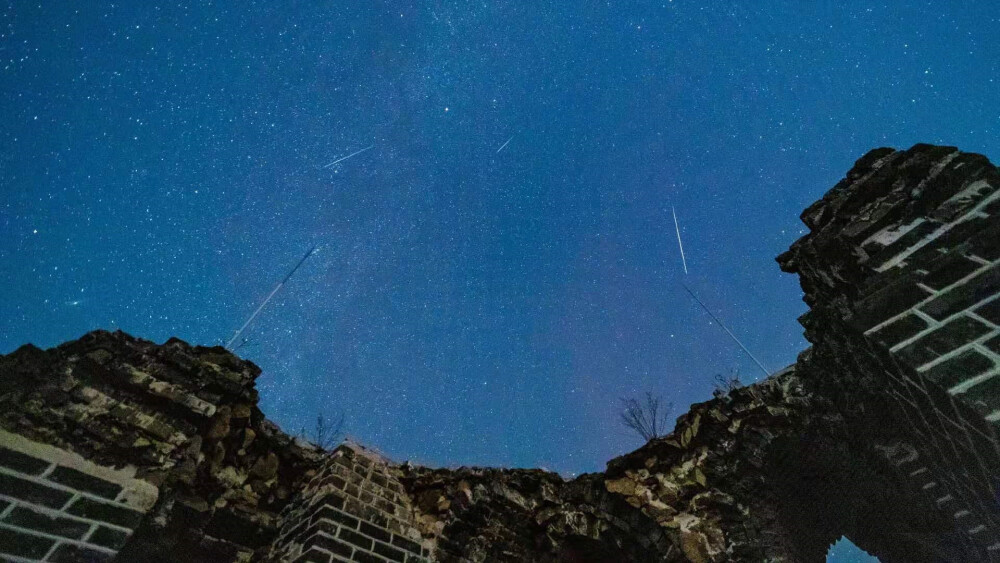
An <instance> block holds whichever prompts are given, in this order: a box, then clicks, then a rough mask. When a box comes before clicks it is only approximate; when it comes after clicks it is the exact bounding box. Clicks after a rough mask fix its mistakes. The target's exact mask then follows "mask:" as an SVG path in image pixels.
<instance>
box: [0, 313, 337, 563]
mask: <svg viewBox="0 0 1000 563" xmlns="http://www.w3.org/2000/svg"><path fill="white" fill-rule="evenodd" d="M259 373H260V370H259V369H258V368H257V367H256V366H254V365H253V364H252V363H250V362H245V361H243V360H240V359H239V358H237V357H235V356H233V355H231V354H229V353H228V352H226V351H225V350H223V349H222V348H202V347H191V346H188V345H187V344H185V343H183V342H181V341H179V340H176V339H175V340H171V341H168V342H167V343H165V344H163V345H156V344H153V343H152V342H148V341H144V340H139V339H136V338H133V337H131V336H128V335H126V334H124V333H121V332H118V333H109V332H103V331H97V332H93V333H90V334H87V335H85V336H84V337H82V338H81V339H79V340H76V341H73V342H69V343H66V344H64V345H62V346H59V347H56V348H53V349H50V350H44V351H43V350H39V349H38V348H35V347H33V346H24V347H22V348H20V349H18V350H17V351H15V352H14V353H12V354H10V355H7V356H0V429H2V430H5V431H7V432H9V433H10V435H17V436H20V437H22V438H25V439H27V440H30V441H32V442H37V443H42V444H47V445H50V446H53V447H55V448H58V449H59V450H63V451H66V452H72V453H74V454H77V455H78V456H80V457H82V458H84V459H86V460H88V461H90V462H92V463H94V464H96V465H99V466H103V467H117V468H123V469H126V470H127V471H128V472H129V473H130V474H132V475H134V476H135V478H136V479H139V480H142V481H144V482H145V483H147V484H149V485H150V486H151V487H153V488H155V489H158V491H159V495H158V500H157V502H156V504H155V506H153V507H151V508H150V507H147V508H149V512H148V514H147V516H146V518H144V519H143V520H142V523H141V524H139V526H138V527H135V529H134V531H133V533H132V536H131V538H130V540H129V541H128V542H127V543H125V545H123V546H121V552H120V557H121V559H122V560H126V561H146V562H158V561H163V562H173V561H235V560H237V559H239V558H244V559H245V558H249V557H250V556H251V555H252V554H253V553H254V552H255V551H256V550H263V551H265V552H266V550H267V549H268V548H269V546H270V542H271V540H272V539H273V538H274V536H275V535H276V533H277V531H278V527H279V524H280V523H279V521H278V513H279V512H280V510H281V509H282V508H283V507H284V506H285V504H286V503H287V501H288V500H289V499H290V498H291V497H292V495H293V494H294V492H295V490H296V489H297V487H298V484H299V481H301V480H302V479H305V478H308V476H309V472H310V471H314V469H315V467H316V466H317V465H318V463H319V460H320V452H319V451H318V450H316V449H314V448H312V447H311V446H309V445H308V444H304V443H297V442H296V441H294V440H292V439H291V438H290V437H288V436H287V435H285V434H284V433H282V432H281V431H280V430H279V429H278V428H277V427H276V426H274V425H273V424H271V423H270V422H268V421H267V420H265V419H264V417H263V415H262V413H261V412H260V411H259V410H258V409H257V406H256V404H257V392H256V390H255V388H254V378H255V377H256V376H257V375H258V374H259ZM4 436H9V435H8V434H5V435H4ZM10 441H11V439H4V441H3V442H0V446H3V447H7V448H8V449H10V448H12V446H11V445H10V444H9V442H10ZM0 465H4V464H2V463H0ZM46 471H47V470H46ZM53 471H55V470H53ZM0 473H4V474H7V473H6V472H5V471H4V470H3V469H0ZM48 475H49V476H48V477H44V478H43V477H41V476H38V475H35V476H32V477H30V479H33V480H36V481H37V480H50V479H51V477H52V476H54V475H56V473H51V474H48ZM53 486H54V485H53ZM15 492H16V491H15ZM0 494H2V495H6V494H9V492H0ZM99 496H100V495H97V497H99ZM83 497H85V498H86V499H89V500H93V501H97V498H96V497H95V496H93V495H83ZM99 502H103V501H99ZM46 506H47V507H48V508H51V509H53V510H56V509H57V507H56V506H55V501H53V502H52V503H50V504H49V505H46ZM81 506H82V505H81ZM65 508H66V511H65V512H67V513H69V514H72V513H73V511H74V510H75V509H74V506H73V505H69V506H67V507H65ZM60 510H61V508H60ZM18 514H21V512H20V511H19V512H18ZM47 514H49V515H50V516H55V514H54V513H47ZM7 517H8V518H9V517H10V514H8V515H7ZM3 524H4V522H0V528H4V525H3ZM126 524H127V525H126ZM134 524H135V522H133V520H131V519H130V520H128V522H127V523H126V522H124V521H123V523H122V525H121V526H119V528H116V530H117V531H119V532H124V531H125V530H131V529H132V528H133V526H134ZM87 537H91V536H87ZM116 537H117V536H116ZM77 539H80V538H77ZM115 541H116V542H117V540H115ZM13 543H14V542H13V541H6V540H4V539H3V538H0V544H5V545H6V544H11V545H13ZM64 543H71V542H64ZM72 545H82V544H77V543H73V544H72ZM2 550H3V548H0V551H2ZM98 551H100V550H98Z"/></svg>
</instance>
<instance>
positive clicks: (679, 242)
mask: <svg viewBox="0 0 1000 563" xmlns="http://www.w3.org/2000/svg"><path fill="white" fill-rule="evenodd" d="M670 213H671V214H673V216H674V230H675V231H677V246H678V247H679V248H680V249H681V264H683V265H684V273H685V274H687V273H688V263H687V259H685V258H684V245H683V244H681V228H680V227H679V226H677V211H675V210H674V206H673V205H671V206H670Z"/></svg>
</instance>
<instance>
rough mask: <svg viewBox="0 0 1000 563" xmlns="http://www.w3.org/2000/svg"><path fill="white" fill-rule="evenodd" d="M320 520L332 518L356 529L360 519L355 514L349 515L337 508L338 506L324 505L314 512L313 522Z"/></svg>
mask: <svg viewBox="0 0 1000 563" xmlns="http://www.w3.org/2000/svg"><path fill="white" fill-rule="evenodd" d="M318 520H332V521H334V522H338V523H340V524H343V525H344V526H346V527H348V528H351V529H352V530H356V529H357V528H358V519H357V518H354V517H353V516H348V515H347V514H344V513H343V512H341V511H339V510H337V509H336V508H333V507H330V506H324V507H323V508H321V509H319V510H317V511H316V513H315V514H313V517H312V520H311V521H312V522H314V523H315V522H317V521H318Z"/></svg>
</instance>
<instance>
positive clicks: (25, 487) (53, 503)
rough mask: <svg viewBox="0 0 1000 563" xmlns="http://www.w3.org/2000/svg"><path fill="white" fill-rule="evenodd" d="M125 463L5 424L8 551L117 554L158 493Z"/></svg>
mask: <svg viewBox="0 0 1000 563" xmlns="http://www.w3.org/2000/svg"><path fill="white" fill-rule="evenodd" d="M156 497H157V490H156V488H155V487H153V486H152V485H150V484H149V483H146V482H145V481H141V480H137V479H134V478H132V476H131V475H130V474H129V473H128V472H125V471H119V470H114V469H111V468H107V467H101V466H98V465H96V464H93V463H90V462H88V461H86V460H84V459H83V458H81V457H80V456H78V455H76V454H73V453H71V452H68V451H65V450H61V449H58V448H55V447H52V446H47V445H44V444H40V443H37V442H33V441H31V440H27V439H25V438H23V437H21V436H18V435H15V434H10V433H7V432H3V431H0V554H2V555H8V556H13V557H18V558H20V559H19V560H22V561H23V560H27V561H110V560H111V559H113V558H114V556H115V555H116V554H117V553H118V550H119V549H121V547H122V546H124V545H125V543H126V542H127V541H128V538H129V537H130V536H131V535H132V532H133V530H135V528H136V526H138V525H139V523H140V522H141V521H142V518H143V516H144V514H145V513H146V511H148V510H149V509H150V508H151V507H152V506H153V503H154V502H155V501H156Z"/></svg>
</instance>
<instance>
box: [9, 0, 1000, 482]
mask: <svg viewBox="0 0 1000 563" xmlns="http://www.w3.org/2000/svg"><path fill="white" fill-rule="evenodd" d="M995 8H996V6H995V3H994V2H993V1H991V0H990V1H981V2H976V1H968V2H961V3H959V2H934V3H928V2H909V1H907V2H903V1H899V2H889V3H885V2H853V1H846V2H805V1H780V0H779V1H773V2H766V3H753V4H752V3H747V2H737V1H728V0H721V1H713V2H696V1H693V0H676V1H668V2H614V3H604V2H572V3H571V2H482V3H480V2H444V1H427V2H417V3H408V2H401V1H391V2H379V1H371V2H367V1H366V2H322V1H315V2H238V3H237V2H191V3H184V2H182V3H177V2H176V1H175V2H169V3H157V2H155V1H152V0H151V1H149V2H145V1H144V2H121V3H108V2H100V1H94V2H86V3H80V2H68V1H63V2H50V1H47V0H41V1H36V2H21V1H15V2H5V3H3V6H2V13H0V115H2V116H3V118H2V120H0V288H2V289H0V319H2V320H0V353H8V352H10V351H12V350H14V349H16V348H17V347H18V346H19V345H21V344H24V343H27V342H31V343H34V344H36V345H39V346H43V347H50V346H54V345H57V344H59V343H61V342H63V341H66V340H69V339H74V338H77V337H79V336H80V335H82V334H83V333H84V332H86V331H89V330H92V329H97V328H103V329H110V330H113V329H121V330H124V331H126V332H129V333H131V334H133V335H136V336H139V337H143V338H147V339H150V340H154V341H157V342H162V341H164V340H166V339H167V338H169V337H171V336H177V337H180V338H182V339H184V340H186V341H189V342H191V343H197V344H204V345H215V344H220V343H223V342H225V341H226V340H228V339H229V338H230V337H231V336H232V335H233V333H234V331H235V330H236V329H237V328H238V327H239V326H240V325H241V324H243V322H244V321H245V320H246V318H247V317H248V316H249V315H250V314H251V313H252V312H253V311H254V309H256V307H257V306H258V305H259V304H260V302H261V301H262V300H263V299H264V297H266V296H267V294H268V293H269V292H270V291H271V290H272V289H273V288H274V286H275V284H277V283H278V282H279V281H280V280H281V279H282V278H283V277H284V276H285V275H286V274H287V273H288V271H289V270H290V269H291V268H292V266H294V265H295V263H296V262H297V261H298V260H299V259H300V258H301V256H302V255H303V253H305V251H306V250H308V249H309V248H310V247H311V246H312V245H314V244H315V245H319V249H318V251H317V252H316V253H315V254H314V255H312V256H310V257H309V259H307V260H306V261H305V262H304V264H303V265H302V267H301V268H300V269H299V270H298V271H297V272H296V273H295V275H294V276H293V277H292V278H291V279H290V280H289V282H288V283H287V284H286V285H285V286H284V287H283V288H282V289H281V291H280V292H279V293H278V294H277V295H276V296H275V298H274V299H273V300H272V301H271V302H270V303H269V304H268V306H267V307H266V308H265V309H264V311H263V312H262V313H261V315H260V316H259V317H258V318H257V319H256V320H255V322H254V323H253V324H252V325H251V326H250V327H249V328H248V330H247V331H246V332H245V333H244V334H245V336H246V337H247V340H246V343H245V344H243V345H242V346H241V347H240V349H239V354H240V355H242V356H244V357H246V358H249V359H251V360H253V361H254V362H256V363H257V364H259V365H260V366H261V368H262V369H263V375H262V376H261V377H260V379H259V380H258V386H259V388H260V391H261V395H262V400H261V407H262V408H263V410H264V411H265V412H266V413H267V414H268V415H269V416H270V417H271V418H272V419H274V420H275V421H276V422H278V423H279V424H280V425H282V426H283V427H284V428H286V429H288V430H290V431H292V432H295V431H297V430H298V429H299V428H301V427H302V426H311V425H312V424H313V421H314V419H315V416H316V414H317V413H319V412H323V413H327V414H328V415H329V416H336V415H339V414H340V413H343V414H344V415H345V420H346V423H345V430H346V432H347V434H349V435H350V436H352V437H354V438H355V439H357V440H359V441H361V442H362V443H365V444H368V445H371V446H374V447H375V448H378V449H379V450H381V451H383V452H384V453H386V454H387V455H389V456H390V457H392V458H393V459H396V460H400V461H402V460H407V459H409V460H413V461H415V462H418V463H426V464H433V465H443V466H451V465H459V464H479V465H499V466H514V467H545V468H548V469H552V470H555V471H559V472H562V473H564V474H566V475H571V474H576V473H580V472H585V471H598V470H602V469H603V467H604V463H605V462H606V461H607V460H608V459H610V458H612V457H614V456H616V455H620V454H623V453H626V452H628V451H631V450H632V449H634V448H636V447H638V446H639V445H640V440H639V439H638V438H637V437H636V436H634V435H631V434H630V433H629V431H628V430H627V429H625V428H623V427H622V426H621V425H620V424H619V422H618V414H619V411H620V404H619V398H620V397H627V396H637V395H639V394H641V393H643V392H645V391H647V390H649V391H652V392H654V393H657V394H660V395H662V396H663V397H664V400H668V401H672V402H674V403H675V404H676V405H677V408H675V410H674V413H673V414H672V416H671V420H672V419H673V418H674V417H675V416H676V415H678V414H680V412H682V411H683V410H686V405H688V404H690V403H692V402H695V401H703V400H707V399H708V398H710V396H711V391H712V388H713V383H714V376H715V375H716V374H721V373H728V372H730V371H731V370H733V369H739V370H740V373H741V374H742V376H743V380H744V381H752V380H754V379H755V378H757V377H760V376H761V375H762V374H761V371H760V369H759V368H758V367H757V366H756V365H754V363H752V362H751V361H750V360H748V358H747V357H745V356H744V355H743V354H742V352H741V351H740V350H739V349H738V348H737V347H736V346H735V345H734V344H733V343H732V341H730V340H729V339H728V337H727V336H726V335H725V334H724V333H723V332H722V331H721V330H720V327H719V326H717V325H716V324H714V322H713V321H712V320H711V319H710V318H709V317H708V315H707V314H706V313H705V312H704V311H702V310H701V309H700V308H699V307H698V305H697V304H695V303H694V302H693V301H692V299H691V298H690V296H688V294H687V293H686V292H685V291H684V290H683V287H682V285H681V284H682V283H686V284H687V285H688V286H690V287H691V288H692V289H693V290H694V291H695V292H696V293H697V294H698V295H699V297H701V299H702V300H704V302H705V303H706V305H707V306H708V307H709V308H710V309H712V310H713V312H714V313H715V314H717V315H719V316H720V318H722V319H723V320H724V321H725V322H726V323H727V324H728V325H729V326H730V327H731V328H732V330H733V332H734V333H735V334H736V335H737V336H738V337H739V338H740V339H741V340H742V341H743V342H744V344H745V345H746V346H747V347H748V348H749V349H750V350H751V351H752V352H753V353H754V355H756V356H757V357H758V358H760V360H761V361H762V362H763V364H764V365H765V366H766V367H767V369H769V370H771V371H773V370H776V369H778V368H781V367H783V366H785V365H787V364H790V363H792V362H793V361H794V359H795V356H796V354H797V353H798V352H799V351H800V350H802V349H803V348H804V347H805V342H804V340H803V338H802V336H801V329H800V327H799V325H798V324H797V322H796V317H797V316H798V315H800V314H802V313H803V312H804V311H805V306H804V304H803V303H802V302H801V300H800V297H801V293H800V290H799V287H798V281H797V279H796V278H795V277H794V276H790V275H786V274H782V273H781V272H780V271H779V270H778V267H777V265H776V264H775V262H774V257H775V256H776V255H777V254H779V253H780V252H782V251H783V250H785V249H786V248H787V247H788V245H789V244H791V243H792V242H793V241H794V240H795V239H796V238H798V237H799V236H801V235H802V234H803V232H804V231H803V228H804V227H803V226H802V225H801V223H800V222H799V220H798V215H799V213H800V212H801V210H802V209H803V208H805V207H806V206H807V205H808V204H810V203H811V202H813V201H814V200H816V199H818V198H819V197H820V196H822V194H823V193H824V192H825V191H826V190H828V189H829V188H830V187H832V186H833V184H834V183H836V182H837V180H839V179H840V178H841V177H842V176H843V175H844V174H845V172H846V171H847V170H848V169H849V168H850V166H851V165H852V163H853V162H854V161H855V160H856V159H857V158H859V157H860V156H861V155H863V154H864V153H865V152H866V151H867V150H869V149H871V148H874V147H878V146H895V147H899V148H906V147H909V146H910V145H912V144H914V143H916V142H931V143H944V144H952V145H957V146H959V147H961V148H962V149H963V150H967V151H973V152H980V153H983V154H986V155H987V156H991V157H993V158H1000V78H996V77H997V76H998V72H997V71H998V68H997V67H998V63H1000V43H998V42H997V41H996V37H997V34H998V31H1000V19H998V12H997V11H996V9H995ZM358 151H361V152H358ZM353 153H357V154H353ZM344 157H349V158H344ZM340 159H342V160H340ZM338 160H340V161H339V162H335V161H338ZM672 208H673V209H676V214H677V218H678V222H679V226H680V234H681V237H682V239H683V243H684V251H685V259H686V266H687V268H688V273H687V274H685V273H684V265H683V264H682V260H681V255H680V252H679V249H678V244H677V237H676V234H675V228H674V224H673V218H672V213H671V209H672Z"/></svg>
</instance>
